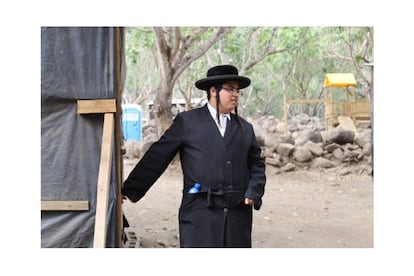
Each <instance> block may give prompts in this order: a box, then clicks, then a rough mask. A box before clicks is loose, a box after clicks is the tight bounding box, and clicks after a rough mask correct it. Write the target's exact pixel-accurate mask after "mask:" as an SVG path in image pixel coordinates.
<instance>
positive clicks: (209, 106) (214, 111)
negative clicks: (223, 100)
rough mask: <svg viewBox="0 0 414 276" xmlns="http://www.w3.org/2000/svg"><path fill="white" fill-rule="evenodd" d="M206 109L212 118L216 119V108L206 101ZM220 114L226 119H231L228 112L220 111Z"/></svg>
mask: <svg viewBox="0 0 414 276" xmlns="http://www.w3.org/2000/svg"><path fill="white" fill-rule="evenodd" d="M207 107H208V111H210V115H211V117H213V119H214V120H216V118H217V117H216V115H217V110H216V109H215V108H214V107H213V106H212V105H211V104H210V103H209V102H207ZM221 115H224V116H226V117H227V119H228V120H231V116H230V113H221Z"/></svg>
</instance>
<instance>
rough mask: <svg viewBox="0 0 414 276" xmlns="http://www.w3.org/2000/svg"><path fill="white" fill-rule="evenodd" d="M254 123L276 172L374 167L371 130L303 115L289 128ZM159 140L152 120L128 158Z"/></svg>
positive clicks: (268, 119)
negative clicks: (330, 124) (327, 127)
mask: <svg viewBox="0 0 414 276" xmlns="http://www.w3.org/2000/svg"><path fill="white" fill-rule="evenodd" d="M248 121H250V122H251V123H252V124H253V127H254V130H255V133H256V137H257V140H258V143H259V145H260V146H261V147H262V156H263V157H264V158H265V161H266V164H267V165H268V166H272V167H274V168H275V169H276V172H278V171H280V172H285V171H292V170H296V169H298V168H299V169H300V168H332V167H336V166H339V165H344V164H354V163H361V162H364V163H366V164H367V165H369V166H371V155H372V154H371V153H372V143H371V138H372V137H371V129H370V128H369V126H368V127H364V128H358V129H357V131H352V130H349V129H343V128H341V127H340V126H337V127H335V128H333V129H331V130H325V123H324V122H323V121H321V119H320V118H318V117H310V116H308V115H306V114H300V115H297V116H295V117H294V118H292V119H290V120H289V122H288V124H287V125H286V124H285V123H284V122H283V121H281V120H279V119H277V118H275V117H273V116H263V117H261V118H259V119H251V118H248ZM156 140H157V135H156V126H155V124H154V122H153V121H149V122H148V123H147V124H145V125H144V126H143V141H142V142H136V141H125V143H124V146H125V148H126V154H125V155H124V157H125V158H129V159H139V158H140V157H141V156H142V154H143V153H144V152H145V151H146V150H147V149H148V148H149V146H150V145H151V144H152V143H153V142H155V141H156Z"/></svg>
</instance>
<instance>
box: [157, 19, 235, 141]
mask: <svg viewBox="0 0 414 276" xmlns="http://www.w3.org/2000/svg"><path fill="white" fill-rule="evenodd" d="M153 31H154V34H155V45H156V49H157V63H158V68H159V73H160V82H159V85H158V87H157V93H156V96H155V99H154V105H153V110H152V111H153V113H154V115H155V119H156V122H157V127H158V135H159V136H160V135H161V134H162V133H163V132H164V131H165V130H166V129H167V128H168V127H169V126H170V125H171V122H172V112H171V101H172V93H173V88H174V85H175V83H176V82H177V80H178V78H179V77H180V75H181V74H182V73H183V72H184V70H185V69H186V68H187V67H188V66H189V65H190V64H191V63H192V62H193V61H195V60H196V59H198V58H200V57H201V56H202V55H203V54H204V53H205V52H207V50H208V49H209V48H210V47H211V46H213V45H214V43H216V41H217V40H218V39H220V37H221V36H223V35H224V34H225V33H226V32H227V31H228V28H226V27H217V28H207V27H198V28H182V27H154V28H153Z"/></svg>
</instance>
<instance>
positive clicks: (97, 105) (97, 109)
mask: <svg viewBox="0 0 414 276" xmlns="http://www.w3.org/2000/svg"><path fill="white" fill-rule="evenodd" d="M77 102H78V111H77V113H78V114H90V113H115V112H116V100H115V99H99V100H78V101H77Z"/></svg>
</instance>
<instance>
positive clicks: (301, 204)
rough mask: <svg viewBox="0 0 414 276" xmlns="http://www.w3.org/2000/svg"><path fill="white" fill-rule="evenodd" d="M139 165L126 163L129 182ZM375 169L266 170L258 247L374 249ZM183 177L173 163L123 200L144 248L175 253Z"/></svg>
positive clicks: (257, 215)
mask: <svg viewBox="0 0 414 276" xmlns="http://www.w3.org/2000/svg"><path fill="white" fill-rule="evenodd" d="M137 161H138V160H134V159H125V160H124V178H126V177H127V176H128V174H129V172H130V171H131V170H132V168H133V166H134V165H135V164H136V163H137ZM370 171H371V167H370V166H369V165H367V164H356V165H351V166H343V167H337V168H332V169H298V170H296V171H293V172H283V173H276V170H275V169H274V168H272V167H271V166H267V168H266V176H267V183H266V189H265V195H264V197H263V205H262V208H261V209H260V210H259V211H254V213H253V214H254V215H253V233H252V239H253V244H252V246H253V248H373V247H374V244H373V243H374V242H373V231H374V229H373V178H372V176H371V173H370ZM181 188H182V174H181V169H180V167H179V163H178V162H176V163H172V164H171V165H170V166H169V168H168V169H167V170H166V171H165V172H164V174H163V175H162V176H161V177H160V178H159V179H158V181H157V182H156V183H155V184H154V186H153V187H152V188H151V189H150V190H149V191H148V193H147V194H146V196H145V197H144V198H143V199H141V200H140V201H139V202H137V203H131V202H130V201H124V203H123V210H124V214H125V216H126V218H127V219H128V222H129V224H130V227H129V228H127V229H126V230H129V231H133V232H135V234H136V236H137V237H138V240H139V241H140V247H143V248H160V247H166V248H175V247H179V241H178V208H179V204H180V199H181Z"/></svg>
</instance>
